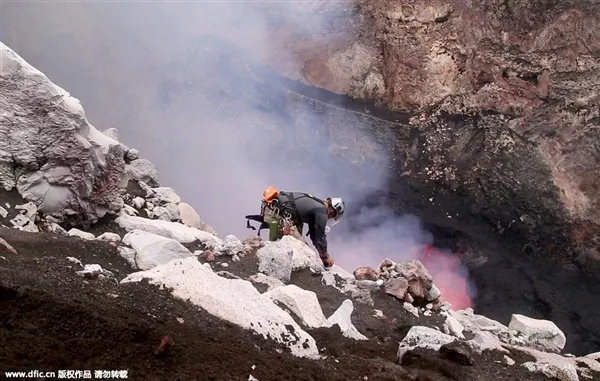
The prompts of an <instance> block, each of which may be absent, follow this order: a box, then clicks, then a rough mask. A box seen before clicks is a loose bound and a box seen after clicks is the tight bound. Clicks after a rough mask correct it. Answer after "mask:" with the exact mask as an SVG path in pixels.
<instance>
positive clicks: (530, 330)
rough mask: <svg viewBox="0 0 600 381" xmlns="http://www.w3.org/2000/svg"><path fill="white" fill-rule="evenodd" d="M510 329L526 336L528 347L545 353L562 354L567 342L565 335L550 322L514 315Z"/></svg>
mask: <svg viewBox="0 0 600 381" xmlns="http://www.w3.org/2000/svg"><path fill="white" fill-rule="evenodd" d="M508 329H509V330H510V331H516V332H518V333H519V334H522V335H524V336H525V343H526V345H527V346H530V347H532V348H535V349H540V350H543V351H548V352H560V351H561V350H562V349H563V348H564V347H565V344H566V342H567V339H566V337H565V334H564V333H563V332H562V331H561V330H560V329H559V328H558V327H557V326H556V324H554V323H553V322H551V321H549V320H541V319H532V318H530V317H527V316H523V315H520V314H513V315H512V317H511V319H510V324H509V325H508Z"/></svg>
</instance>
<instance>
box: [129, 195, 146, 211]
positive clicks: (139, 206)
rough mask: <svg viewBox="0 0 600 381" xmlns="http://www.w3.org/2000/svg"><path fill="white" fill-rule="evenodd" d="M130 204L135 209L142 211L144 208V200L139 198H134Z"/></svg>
mask: <svg viewBox="0 0 600 381" xmlns="http://www.w3.org/2000/svg"><path fill="white" fill-rule="evenodd" d="M131 203H132V204H133V207H134V208H136V209H142V208H143V207H144V204H146V200H144V199H143V198H141V197H135V198H134V199H133V200H132V201H131Z"/></svg>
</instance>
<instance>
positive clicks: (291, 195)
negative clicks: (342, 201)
mask: <svg viewBox="0 0 600 381" xmlns="http://www.w3.org/2000/svg"><path fill="white" fill-rule="evenodd" d="M292 200H293V202H290V201H292ZM279 201H280V202H281V203H282V204H283V205H286V206H288V207H289V210H290V211H291V212H292V215H293V218H294V222H295V223H296V224H302V223H305V224H308V234H309V236H310V239H311V241H312V243H313V245H315V247H316V248H317V250H318V251H319V254H325V253H327V236H326V235H325V226H327V209H326V207H325V204H323V201H321V200H319V199H316V198H313V197H311V196H310V195H309V194H308V193H302V192H280V194H279Z"/></svg>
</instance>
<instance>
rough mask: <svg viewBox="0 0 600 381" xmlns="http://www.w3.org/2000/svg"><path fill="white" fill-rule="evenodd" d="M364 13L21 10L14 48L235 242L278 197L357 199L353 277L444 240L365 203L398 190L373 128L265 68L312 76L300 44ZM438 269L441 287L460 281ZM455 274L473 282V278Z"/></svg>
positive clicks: (13, 26)
mask: <svg viewBox="0 0 600 381" xmlns="http://www.w3.org/2000/svg"><path fill="white" fill-rule="evenodd" d="M350 11H351V8H350V7H349V5H348V3H343V2H324V1H306V2H299V1H287V2H285V1H283V2H282V1H278V2H256V3H254V2H253V3H251V2H233V1H220V2H218V1H215V2H200V1H196V2H175V1H173V2H147V1H123V2H119V3H114V2H92V1H90V2H86V1H73V2H49V1H48V2H23V1H21V2H8V3H3V5H2V14H1V26H0V39H2V41H3V42H4V43H6V44H7V45H8V46H9V47H11V48H13V49H14V50H15V51H16V52H17V53H18V54H20V55H21V56H23V57H24V58H25V59H26V60H27V61H29V62H30V63H31V64H32V65H34V66H35V67H37V68H38V69H40V70H42V71H43V72H44V73H45V74H46V75H48V77H49V78H50V79H51V80H52V81H54V82H55V83H57V84H58V85H60V86H62V87H63V88H65V89H66V90H67V91H69V92H70V93H71V94H72V95H73V96H75V97H77V98H79V99H80V100H81V101H82V104H83V106H84V108H85V110H86V113H87V115H88V118H89V120H90V122H91V123H92V124H93V125H95V126H96V128H98V129H99V130H104V129H106V128H109V127H116V128H117V129H118V130H119V132H120V134H121V141H122V142H123V143H125V144H126V145H128V146H130V147H132V148H137V149H139V150H140V152H141V156H142V157H144V158H147V159H149V160H150V161H152V162H153V163H154V164H155V165H156V166H157V168H158V170H159V173H160V177H161V179H160V180H161V184H162V185H164V186H169V187H172V188H174V189H175V190H176V191H177V192H178V194H180V195H181V197H182V199H183V200H184V201H186V202H188V203H190V204H191V205H192V206H193V207H194V208H195V209H196V210H197V212H198V213H199V214H200V216H201V217H202V219H203V220H204V221H205V222H206V223H208V224H210V225H212V226H213V227H214V228H215V229H216V230H217V232H218V233H219V234H220V235H221V236H224V235H226V234H235V235H236V236H238V237H246V236H249V235H252V234H254V232H253V231H250V230H247V229H246V228H245V220H244V219H243V216H244V215H246V214H255V213H257V212H258V211H259V207H260V198H261V196H262V191H263V190H264V189H265V188H266V187H268V186H269V185H274V186H276V187H277V188H279V189H283V190H290V191H292V190H295V191H305V192H310V193H312V194H314V195H316V196H317V197H322V198H325V197H328V196H339V197H343V198H345V199H346V205H347V208H348V218H346V219H345V220H343V221H342V222H341V223H340V224H339V225H337V226H335V227H334V228H333V229H332V231H331V233H330V245H329V246H330V251H331V255H332V256H333V257H334V258H335V259H336V262H337V263H338V264H339V265H341V266H342V267H345V268H346V269H348V270H350V271H352V270H353V269H354V268H356V267H359V266H365V265H368V266H373V267H377V266H378V265H379V263H380V262H381V261H382V260H383V259H385V258H386V257H389V258H390V259H392V260H394V261H397V262H398V261H403V260H409V259H413V258H418V257H419V255H420V254H415V248H420V247H422V246H424V245H429V244H431V243H432V237H431V235H430V234H428V233H426V232H425V231H424V230H423V229H422V227H421V225H420V221H419V220H418V218H416V217H414V216H400V217H398V216H395V215H394V214H393V213H392V212H391V211H390V210H389V209H387V208H386V207H383V206H381V207H378V208H375V209H368V208H361V205H360V204H357V203H353V201H355V200H362V199H363V198H365V197H366V196H367V195H368V194H369V193H370V192H372V191H373V190H376V189H381V188H385V187H386V176H387V175H388V166H387V163H386V161H385V159H386V157H387V153H386V152H385V148H384V146H382V144H381V143H380V142H377V141H376V140H375V138H374V137H373V136H371V135H370V134H369V133H368V132H367V131H369V126H368V125H367V123H369V122H368V121H369V120H370V117H368V116H359V115H356V114H355V113H353V112H350V111H343V110H341V109H337V108H335V107H333V106H325V105H322V104H319V103H318V102H315V101H310V100H307V99H303V98H302V97H299V96H296V95H294V94H291V93H289V92H287V91H285V90H283V89H282V85H283V83H282V82H281V81H280V79H279V78H278V77H277V76H275V75H269V72H268V71H267V72H265V71H260V70H256V69H255V68H254V67H253V65H252V62H254V61H255V60H260V61H261V62H266V63H269V64H270V65H271V66H272V67H276V68H277V69H278V70H279V71H280V72H285V73H286V74H287V75H289V76H291V77H292V78H294V79H298V78H301V77H302V75H301V73H302V65H303V62H302V60H301V59H300V58H299V56H298V55H299V53H298V52H299V51H302V49H300V48H298V43H299V41H305V43H306V46H309V47H310V46H311V41H312V40H314V41H315V42H314V44H315V46H316V44H317V42H316V41H317V40H318V39H322V38H323V36H329V35H332V36H333V35H334V34H335V33H337V34H339V33H340V32H339V31H340V30H342V31H343V28H342V27H341V26H340V25H342V24H344V22H345V20H346V18H347V17H348V13H349V12H350ZM333 31H336V32H335V33H334V32H333ZM292 44H296V45H294V46H296V48H295V50H294V51H292V50H287V49H286V46H288V45H292ZM238 49H239V51H241V52H242V53H241V54H240V53H239V52H238ZM313 49H314V46H313ZM365 147H367V148H369V147H370V148H369V149H365ZM369 152H371V156H369ZM339 153H343V154H342V155H340V154H339ZM354 163H358V164H359V165H358V166H357V165H355V164H354ZM351 225H352V226H353V227H354V228H356V226H360V229H359V230H358V231H357V230H356V229H350V228H349V226H351ZM430 271H431V272H432V274H433V276H434V281H435V280H436V272H437V273H439V274H441V273H444V272H446V273H447V272H448V271H449V270H448V266H445V267H444V268H440V269H438V270H435V271H434V270H433V269H430ZM451 273H452V274H454V275H453V276H455V277H460V278H461V279H466V278H468V276H467V274H466V271H465V269H464V267H461V266H459V267H458V268H457V269H456V270H452V271H451ZM444 276H446V275H444ZM452 283H453V282H449V284H450V285H449V286H448V287H452V286H451V284H452Z"/></svg>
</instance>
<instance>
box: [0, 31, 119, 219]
mask: <svg viewBox="0 0 600 381" xmlns="http://www.w3.org/2000/svg"><path fill="white" fill-rule="evenodd" d="M0 88H2V89H3V91H2V96H1V97H0V109H1V110H2V114H0V137H1V138H0V187H2V188H3V189H5V190H11V189H14V188H15V187H16V188H17V189H18V191H19V193H20V194H21V195H22V196H23V198H24V199H26V200H28V201H31V202H33V203H35V205H36V206H37V207H38V208H39V210H40V212H41V213H43V214H44V215H54V216H55V217H58V218H59V219H61V220H62V219H65V218H67V217H72V218H73V219H74V222H75V223H83V224H90V223H94V222H96V221H97V220H98V218H100V217H103V216H104V215H105V214H106V212H107V211H109V210H111V205H112V202H113V201H114V200H115V199H116V198H117V197H118V187H119V184H120V182H121V178H122V176H123V174H124V165H125V163H124V160H123V151H122V149H121V146H120V144H119V143H118V142H117V141H115V140H113V139H110V138H108V137H106V136H105V135H103V134H102V133H100V131H98V130H96V128H94V126H92V125H91V124H90V123H89V122H88V120H87V119H86V115H85V112H84V110H83V108H82V106H81V104H80V102H79V100H77V99H76V98H73V97H72V96H71V95H70V94H69V93H68V92H66V91H65V90H64V89H62V88H61V87H59V86H57V85H55V84H54V83H52V82H51V81H50V80H49V79H48V77H46V76H45V75H44V74H43V73H41V72H40V71H39V70H37V69H36V68H34V67H33V66H31V65H30V64H29V63H27V62H26V61H25V60H24V59H23V58H21V57H20V56H19V55H18V54H17V53H15V52H14V51H12V50H11V49H10V48H9V47H7V46H6V45H4V44H3V43H0ZM22 115H27V117H22ZM40 126H44V128H40Z"/></svg>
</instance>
